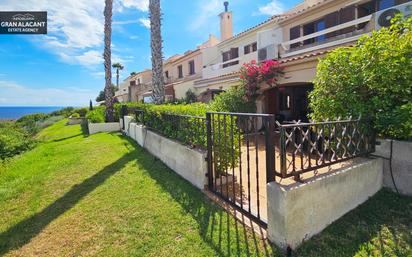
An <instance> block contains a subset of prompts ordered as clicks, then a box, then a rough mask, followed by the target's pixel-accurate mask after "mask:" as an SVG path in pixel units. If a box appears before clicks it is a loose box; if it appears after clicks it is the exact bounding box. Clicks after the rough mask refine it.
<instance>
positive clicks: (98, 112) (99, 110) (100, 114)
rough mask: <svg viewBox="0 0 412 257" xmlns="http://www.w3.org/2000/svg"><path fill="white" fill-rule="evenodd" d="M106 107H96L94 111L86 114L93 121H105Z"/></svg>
mask: <svg viewBox="0 0 412 257" xmlns="http://www.w3.org/2000/svg"><path fill="white" fill-rule="evenodd" d="M104 111H105V108H104V106H99V107H96V108H94V110H93V111H89V112H88V113H87V115H86V118H87V119H88V120H89V122H91V123H104V122H105V115H104Z"/></svg>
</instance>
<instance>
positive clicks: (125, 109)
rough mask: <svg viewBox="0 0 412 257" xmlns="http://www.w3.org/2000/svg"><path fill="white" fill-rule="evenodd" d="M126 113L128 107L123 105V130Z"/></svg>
mask: <svg viewBox="0 0 412 257" xmlns="http://www.w3.org/2000/svg"><path fill="white" fill-rule="evenodd" d="M126 112H127V106H126V105H122V109H121V115H122V123H123V124H122V125H123V126H122V128H123V130H124V129H125V123H124V116H126Z"/></svg>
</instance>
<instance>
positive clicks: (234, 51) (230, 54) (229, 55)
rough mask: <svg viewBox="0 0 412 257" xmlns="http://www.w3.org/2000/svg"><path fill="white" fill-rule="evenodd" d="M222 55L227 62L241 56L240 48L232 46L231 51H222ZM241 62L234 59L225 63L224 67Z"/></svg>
mask: <svg viewBox="0 0 412 257" xmlns="http://www.w3.org/2000/svg"><path fill="white" fill-rule="evenodd" d="M222 57H223V62H227V61H230V60H233V59H236V58H238V57H239V48H238V47H235V48H231V49H230V50H229V51H226V52H223V53H222ZM237 64H239V61H233V62H230V63H225V64H223V68H226V67H229V66H232V65H237Z"/></svg>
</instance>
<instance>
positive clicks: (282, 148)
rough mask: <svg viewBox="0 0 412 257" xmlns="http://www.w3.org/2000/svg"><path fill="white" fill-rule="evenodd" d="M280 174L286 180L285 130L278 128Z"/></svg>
mask: <svg viewBox="0 0 412 257" xmlns="http://www.w3.org/2000/svg"><path fill="white" fill-rule="evenodd" d="M280 173H281V174H282V177H283V178H286V129H285V128H284V127H282V126H281V127H280Z"/></svg>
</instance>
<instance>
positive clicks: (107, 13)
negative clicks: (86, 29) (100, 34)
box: [103, 0, 114, 122]
mask: <svg viewBox="0 0 412 257" xmlns="http://www.w3.org/2000/svg"><path fill="white" fill-rule="evenodd" d="M112 8H113V0H105V6H104V53H103V57H104V70H105V79H106V85H105V87H104V97H105V103H106V122H113V121H114V111H113V92H112V52H111V48H110V47H111V43H112Z"/></svg>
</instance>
